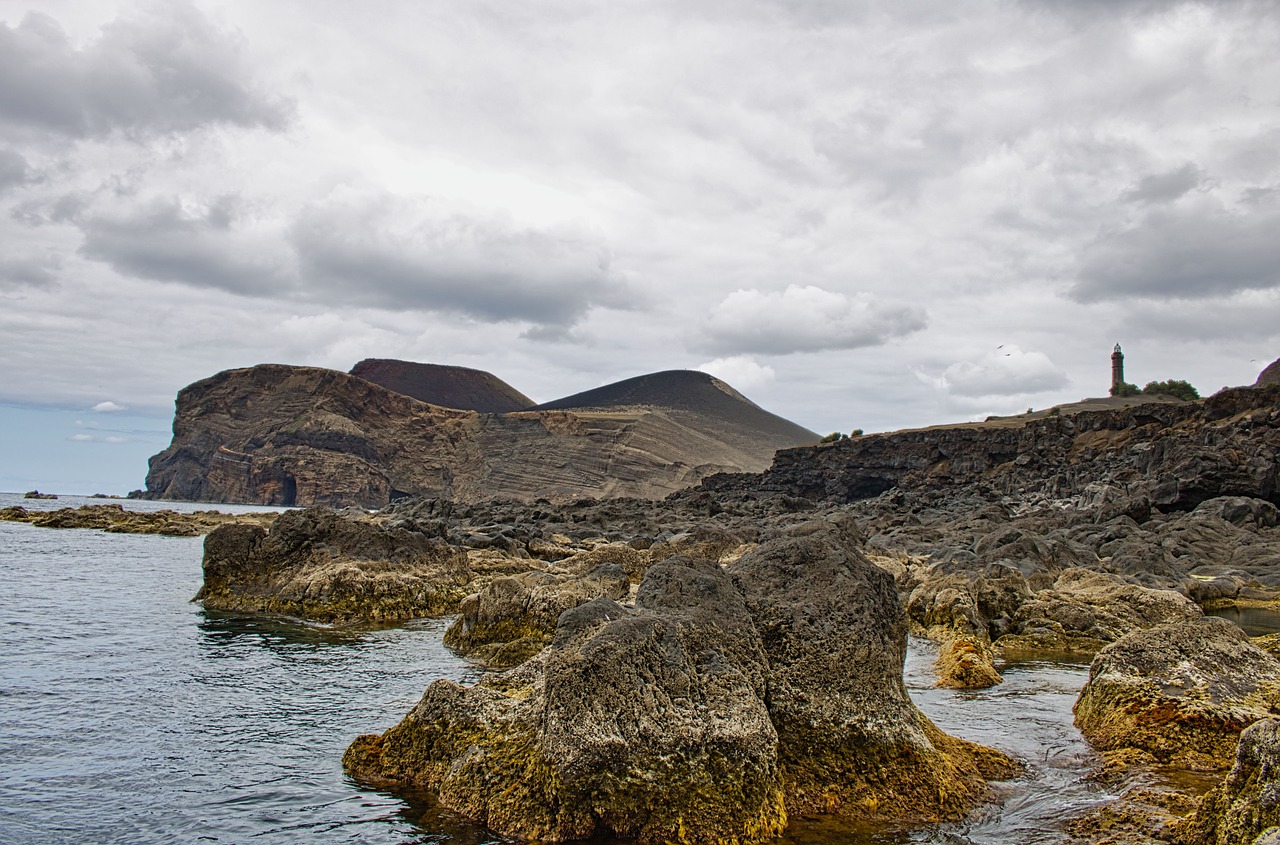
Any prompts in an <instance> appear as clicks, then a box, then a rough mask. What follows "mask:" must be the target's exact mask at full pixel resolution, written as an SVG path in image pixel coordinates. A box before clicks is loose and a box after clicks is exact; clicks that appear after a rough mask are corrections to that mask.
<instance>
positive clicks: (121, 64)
mask: <svg viewBox="0 0 1280 845" xmlns="http://www.w3.org/2000/svg"><path fill="white" fill-rule="evenodd" d="M0 79H3V80H5V84H4V85H3V86H0V125H8V126H9V127H11V128H12V129H16V128H21V129H25V130H36V131H39V132H51V133H54V134H56V135H62V136H67V137H72V138H87V137H101V136H105V135H108V134H110V133H112V132H114V131H117V130H119V131H121V132H124V133H126V134H130V135H138V134H144V135H145V134H153V133H159V134H165V133H171V132H181V131H188V130H192V129H196V128H199V127H202V126H207V125H216V124H227V125H234V126H240V127H246V128H249V127H261V128H265V129H271V130H280V129H283V128H284V127H285V126H286V125H287V124H288V123H289V121H290V120H291V119H292V116H293V109H294V105H293V103H292V102H291V101H289V100H287V99H284V98H280V97H276V96H272V95H269V94H267V93H265V92H263V91H261V90H259V89H258V88H257V86H256V85H255V84H254V82H253V79H252V73H251V68H250V67H249V62H248V60H247V58H246V57H245V55H244V45H243V43H242V41H241V39H240V38H238V37H237V36H235V35H233V34H230V33H226V32H222V31H219V30H218V29H217V28H215V27H214V25H213V24H212V23H211V22H210V21H209V20H208V19H207V18H206V17H204V15H203V14H201V12H200V11H199V10H198V9H197V8H196V7H195V6H194V5H192V4H191V3H188V2H181V0H174V1H173V2H164V3H155V4H153V5H151V6H148V7H146V8H145V10H144V11H142V12H141V13H138V14H136V15H134V16H132V17H122V18H120V19H117V20H116V21H114V22H112V23H109V24H107V25H106V26H105V27H103V29H102V35H101V37H100V38H98V39H97V40H96V41H93V42H90V43H89V44H87V45H85V46H84V47H83V48H78V47H77V46H76V45H75V44H73V43H72V41H71V38H70V37H69V36H68V35H67V33H66V32H65V31H64V30H63V28H62V26H61V25H60V24H59V23H58V22H57V21H56V20H54V19H53V18H51V17H49V16H48V15H44V14H41V13H39V12H31V13H29V14H27V16H26V17H24V18H23V19H22V22H21V23H19V24H18V25H17V26H15V27H10V26H8V25H7V24H2V23H0Z"/></svg>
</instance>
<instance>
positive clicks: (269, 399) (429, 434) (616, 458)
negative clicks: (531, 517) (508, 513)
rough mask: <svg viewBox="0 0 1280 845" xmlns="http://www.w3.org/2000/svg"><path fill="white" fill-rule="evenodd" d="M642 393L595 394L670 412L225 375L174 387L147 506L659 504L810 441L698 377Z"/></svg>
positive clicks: (283, 372)
mask: <svg viewBox="0 0 1280 845" xmlns="http://www.w3.org/2000/svg"><path fill="white" fill-rule="evenodd" d="M648 384H649V385H650V387H651V391H650V392H649V393H646V394H634V393H632V392H628V391H623V392H622V393H618V394H616V395H615V394H613V393H610V392H609V391H607V390H605V389H603V388H602V390H604V393H600V394H598V395H597V396H598V398H599V400H600V401H601V402H602V403H608V402H611V401H612V402H623V401H626V402H631V401H632V400H633V399H637V398H650V399H653V400H654V401H655V402H656V401H659V400H661V401H667V402H671V403H673V404H670V405H660V404H640V405H634V404H628V405H621V404H601V405H598V406H593V407H581V406H579V405H578V404H576V403H575V404H573V408H572V410H554V409H551V410H533V411H518V412H512V413H506V414H488V413H480V412H477V411H470V410H454V409H449V408H443V407H440V406H438V405H431V404H426V403H424V402H420V401H418V400H416V399H413V398H410V397H409V396H406V395H403V394H400V393H396V392H393V391H391V390H388V389H386V388H384V387H381V386H379V385H377V384H374V383H372V382H370V381H366V380H364V379H361V378H356V377H354V376H350V375H347V374H345V373H338V372H334V371H332V370H322V369H315V368H310V367H288V366H281V365H274V364H264V365H261V366H257V367H251V368H248V369H243V370H230V371H227V372H224V373H219V374H218V375H216V376H213V377H212V378H208V379H205V380H203V381H199V382H196V383H195V384H192V385H190V386H188V387H186V388H184V389H183V390H182V391H180V392H179V394H178V399H177V412H176V414H175V416H174V424H173V432H174V434H173V442H172V444H171V445H170V446H169V448H168V449H166V450H165V451H163V452H161V453H160V454H158V455H156V456H155V457H153V458H152V459H151V469H150V472H149V473H148V474H147V494H146V495H147V497H148V498H155V499H183V500H189V501H221V502H241V503H256V504H269V505H312V504H323V505H329V506H332V507H343V506H348V505H358V506H362V507H381V506H384V505H386V504H387V503H388V502H390V501H393V500H397V499H401V498H405V497H409V496H419V497H429V498H445V499H453V500H456V501H463V502H466V501H478V500H482V499H491V498H498V499H502V498H507V499H519V500H525V501H532V500H535V499H539V498H543V499H549V500H554V501H565V500H570V499H576V498H581V497H584V496H589V497H605V498H608V497H618V496H634V497H638V498H657V497H661V496H665V495H667V494H668V493H671V492H672V491H674V490H678V489H680V488H683V487H688V486H690V485H692V484H696V483H697V482H698V481H699V480H700V479H702V478H704V477H706V476H707V475H710V474H712V473H715V472H723V471H726V470H731V471H740V470H748V471H758V470H761V469H764V468H765V467H766V466H767V465H768V464H769V461H770V460H771V459H772V457H773V453H774V451H775V450H776V449H778V448H780V447H783V446H792V445H795V444H797V443H803V442H808V441H813V440H816V439H817V435H815V434H813V432H810V431H807V430H805V429H803V428H801V427H799V426H797V425H794V424H793V423H788V422H787V421H785V420H782V419H781V418H779V417H776V416H774V415H772V414H769V413H768V412H766V411H763V410H761V409H759V408H758V407H756V406H755V405H753V404H751V403H750V402H747V401H746V400H744V399H742V398H741V397H740V396H739V395H738V394H736V393H734V392H733V391H732V390H731V389H730V388H728V386H727V385H724V384H723V382H720V381H718V380H716V379H713V378H712V377H711V376H708V375H705V374H702V373H666V374H656V375H655V376H653V377H650V381H649V382H648ZM477 389H478V388H477ZM566 401H568V400H566ZM552 404H555V403H552Z"/></svg>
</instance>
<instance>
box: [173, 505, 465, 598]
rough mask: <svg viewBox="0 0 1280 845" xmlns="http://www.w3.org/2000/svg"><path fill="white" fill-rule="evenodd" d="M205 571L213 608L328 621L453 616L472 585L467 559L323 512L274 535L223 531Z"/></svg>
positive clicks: (216, 534)
mask: <svg viewBox="0 0 1280 845" xmlns="http://www.w3.org/2000/svg"><path fill="white" fill-rule="evenodd" d="M203 568H204V585H203V586H202V587H201V588H200V592H199V593H198V594H197V595H196V598H197V599H199V600H200V601H202V602H203V603H204V606H205V607H207V608H210V609H216V610H238V611H257V612H267V613H276V614H283V615H288V616H297V617H301V618H304V619H314V620H319V621H325V622H391V621H401V620H407V619H415V618H419V617H424V616H440V615H443V614H446V613H451V612H454V611H455V610H456V609H457V607H458V605H459V603H460V602H461V601H462V599H463V598H464V597H465V595H466V593H467V591H466V590H465V589H464V587H465V585H466V584H468V583H469V582H470V581H471V578H472V575H471V571H470V569H469V568H468V566H467V557H466V554H465V552H464V551H463V550H462V549H459V548H457V547H454V546H450V545H449V544H448V543H446V542H445V541H443V540H440V539H437V538H431V537H427V536H424V535H422V534H418V533H414V532H410V531H406V530H404V529H397V528H384V527H382V526H379V525H377V524H375V523H373V522H372V521H369V520H367V519H363V518H359V517H356V516H355V515H348V516H345V517H344V516H343V515H339V514H337V513H334V512H333V511H330V510H327V509H324V508H312V509H308V510H302V511H289V512H286V513H284V514H281V515H280V516H279V517H278V518H277V519H276V520H275V521H274V522H273V523H272V524H271V527H270V529H269V530H264V529H263V528H261V527H259V526H256V525H227V526H222V527H220V528H217V529H215V530H214V531H212V532H211V533H210V534H209V535H208V536H207V537H206V538H205V543H204V561H203Z"/></svg>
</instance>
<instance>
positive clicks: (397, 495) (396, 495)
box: [387, 487, 413, 502]
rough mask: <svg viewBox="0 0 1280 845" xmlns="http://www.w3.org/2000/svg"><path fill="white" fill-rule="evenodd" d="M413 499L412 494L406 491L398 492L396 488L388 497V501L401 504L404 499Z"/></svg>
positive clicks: (392, 489)
mask: <svg viewBox="0 0 1280 845" xmlns="http://www.w3.org/2000/svg"><path fill="white" fill-rule="evenodd" d="M412 498H413V494H412V493H406V492H405V491H403V490H397V489H396V488H394V487H392V488H391V493H390V494H389V495H388V496H387V500H388V501H390V502H399V501H401V500H402V499H412Z"/></svg>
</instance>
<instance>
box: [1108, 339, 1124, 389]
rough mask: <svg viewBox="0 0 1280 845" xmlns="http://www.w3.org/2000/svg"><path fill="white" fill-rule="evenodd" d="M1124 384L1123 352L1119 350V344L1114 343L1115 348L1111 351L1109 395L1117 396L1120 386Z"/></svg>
mask: <svg viewBox="0 0 1280 845" xmlns="http://www.w3.org/2000/svg"><path fill="white" fill-rule="evenodd" d="M1123 385H1124V353H1123V352H1121V351H1120V344H1118V343H1117V344H1116V348H1115V349H1114V350H1113V351H1112V353H1111V395H1112V396H1117V395H1119V393H1120V388H1121V387H1122V386H1123Z"/></svg>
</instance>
